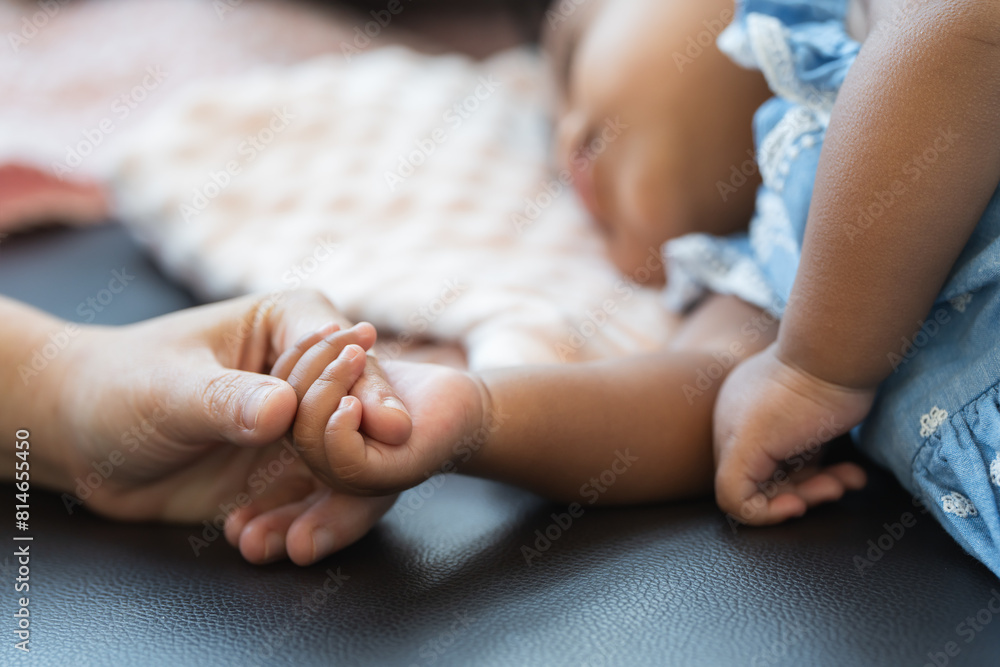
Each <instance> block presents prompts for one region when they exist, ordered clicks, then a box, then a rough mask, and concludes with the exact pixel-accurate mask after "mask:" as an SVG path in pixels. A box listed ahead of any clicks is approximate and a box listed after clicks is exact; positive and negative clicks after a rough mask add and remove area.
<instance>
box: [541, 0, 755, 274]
mask: <svg viewBox="0 0 1000 667" xmlns="http://www.w3.org/2000/svg"><path fill="white" fill-rule="evenodd" d="M566 4H567V5H568V4H570V3H566ZM576 7H577V8H576V10H575V11H574V12H573V13H572V14H570V15H569V16H568V20H567V21H565V22H562V23H560V24H559V25H558V26H557V27H556V28H554V29H553V30H552V31H551V34H550V35H548V47H549V52H550V54H551V57H552V59H553V62H554V65H555V67H556V68H557V76H558V77H559V78H560V81H561V82H562V84H563V85H562V90H561V104H560V111H559V116H558V123H557V141H558V146H557V152H558V155H559V158H560V161H561V162H562V166H563V167H565V168H567V169H569V170H570V171H571V172H572V174H573V177H574V182H575V185H576V189H577V191H578V193H579V195H580V197H581V199H582V200H583V202H584V203H585V204H586V206H587V208H588V209H589V210H590V212H591V213H592V214H593V216H594V218H595V219H596V220H597V222H598V223H599V224H600V227H601V229H602V230H603V232H604V233H605V235H606V237H607V241H608V246H609V252H610V254H611V258H612V260H613V261H614V262H615V264H616V265H617V266H618V267H619V268H620V269H621V270H622V271H623V272H625V273H626V274H627V275H635V274H636V271H637V270H638V269H639V268H640V267H642V266H644V265H645V266H647V268H648V267H649V265H650V263H653V264H656V259H657V258H658V256H659V250H660V246H662V245H663V243H664V242H666V241H667V240H669V239H671V238H675V237H678V236H681V235H683V234H687V233H690V232H696V231H700V232H708V233H714V234H725V233H730V232H732V231H735V230H736V229H739V228H740V227H741V226H745V225H746V223H747V221H748V220H749V216H750V212H751V210H752V208H751V207H752V201H753V191H754V190H755V187H753V185H752V184H747V186H746V187H745V188H744V190H746V192H741V193H736V194H735V195H732V196H728V197H727V201H726V202H723V201H722V197H721V196H720V193H719V188H718V186H717V182H718V181H719V180H728V178H729V169H730V167H731V166H732V165H740V164H741V163H742V162H744V161H746V160H747V155H746V151H747V149H750V148H751V147H752V141H751V132H750V127H751V120H752V115H753V110H754V109H755V108H756V106H758V105H759V104H760V103H761V102H762V101H763V100H764V99H765V98H766V88H765V87H764V86H763V82H762V80H760V78H759V76H758V75H756V74H755V73H749V72H745V71H743V70H740V69H738V68H737V67H736V66H735V65H733V64H731V63H730V62H729V61H728V59H726V57H725V56H723V55H722V54H721V53H719V52H718V50H717V49H716V48H715V45H714V38H715V35H716V34H717V33H718V32H720V31H721V29H722V27H723V25H725V24H726V23H728V21H729V19H730V18H731V17H732V8H733V7H732V0H584V2H583V3H582V4H580V5H577V6H576ZM706 21H707V22H708V23H705V22H706ZM547 28H548V26H547V25H546V26H545V27H543V30H544V29H547ZM700 33H704V34H700ZM699 37H700V40H701V42H702V43H703V44H707V46H701V47H698V45H697V42H698V39H699ZM689 38H694V43H695V48H691V50H690V51H689V50H688V49H689V46H690V45H689V43H688V39H689ZM699 49H700V52H699ZM748 80H749V82H750V83H748ZM761 89H763V91H762V90H761ZM748 96H749V97H750V98H751V99H750V101H749V102H742V103H741V102H740V101H739V100H740V99H741V98H745V97H748ZM640 275H645V273H644V272H640ZM657 278H658V281H659V282H662V280H663V274H662V270H661V271H659V272H658V277H657Z"/></svg>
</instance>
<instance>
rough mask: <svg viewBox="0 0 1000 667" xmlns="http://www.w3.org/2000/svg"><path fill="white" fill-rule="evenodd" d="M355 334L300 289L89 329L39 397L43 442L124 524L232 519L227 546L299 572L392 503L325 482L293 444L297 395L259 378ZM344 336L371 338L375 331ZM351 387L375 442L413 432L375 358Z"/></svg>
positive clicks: (75, 484)
mask: <svg viewBox="0 0 1000 667" xmlns="http://www.w3.org/2000/svg"><path fill="white" fill-rule="evenodd" d="M348 327H349V323H347V322H346V321H345V320H344V319H343V318H342V317H341V316H340V315H339V314H338V313H337V312H336V310H335V308H334V307H333V306H332V305H331V304H330V302H329V301H328V300H327V299H326V298H325V297H323V296H322V295H320V294H319V293H316V292H311V291H296V292H284V293H277V294H274V295H270V296H263V297H261V296H255V297H246V298H241V299H236V300H233V301H228V302H224V303H220V304H215V305H210V306H204V307H201V308H195V309H191V310H188V311H183V312H179V313H174V314H171V315H167V316H165V317H161V318H158V319H155V320H150V321H148V322H144V323H140V324H137V325H132V326H128V327H121V328H96V327H95V328H85V329H83V330H82V332H81V334H80V335H79V336H78V337H76V339H75V340H74V341H73V343H72V344H71V345H70V346H69V347H68V348H67V349H66V350H65V352H64V353H63V354H62V355H61V356H60V357H59V358H58V359H57V362H58V365H57V368H56V369H47V370H46V372H44V373H43V374H42V375H41V377H39V378H38V380H39V391H38V392H37V393H36V394H35V397H36V402H39V403H42V404H47V405H50V406H53V408H52V410H51V414H52V417H53V418H52V419H51V420H49V423H50V424H51V426H49V427H46V428H48V429H49V430H48V431H47V433H48V434H49V435H50V436H51V437H49V438H46V439H47V440H48V441H49V442H51V443H52V444H53V446H56V443H58V446H59V447H61V448H64V449H63V451H62V452H61V455H62V458H63V460H64V461H65V466H66V472H67V475H66V479H67V484H66V486H68V487H70V488H69V489H67V490H69V491H71V492H73V493H76V494H77V495H78V496H80V497H83V496H86V499H85V504H86V505H87V506H88V507H89V508H91V509H92V510H94V511H95V512H97V513H99V514H103V515H105V516H108V517H111V518H114V519H119V520H130V521H147V520H158V521H165V522H184V523H197V522H199V521H203V520H206V519H207V520H209V521H212V520H213V519H217V518H218V517H220V515H221V516H225V534H226V538H227V539H228V541H229V542H230V543H231V544H233V545H234V546H238V547H239V549H240V551H241V552H242V554H243V556H244V557H245V558H247V559H248V560H249V561H251V562H255V563H264V562H270V561H273V560H277V559H280V558H284V557H285V556H286V555H287V556H288V557H290V558H291V559H292V560H293V561H295V562H296V563H299V564H301V565H305V564H309V563H312V562H315V561H317V560H319V559H321V558H323V557H324V556H326V555H328V554H330V553H332V552H334V551H336V550H338V549H341V548H343V547H345V546H347V545H349V544H351V543H353V542H354V541H356V540H358V539H360V538H361V537H362V536H363V535H364V534H365V533H367V532H368V530H369V529H370V528H371V527H372V526H373V525H374V524H375V523H376V522H377V521H378V519H379V518H380V517H381V516H382V515H383V514H384V513H385V512H386V511H387V510H388V509H389V508H390V507H391V506H392V503H393V502H394V500H395V498H394V497H381V498H361V497H356V496H351V495H344V494H341V493H335V492H333V491H331V490H330V489H329V488H327V487H326V486H325V485H323V484H322V483H321V482H320V481H319V480H318V479H317V478H316V477H315V476H314V475H313V474H312V473H311V472H310V470H309V468H308V467H307V466H306V465H305V464H304V463H303V461H302V459H301V457H300V456H299V454H298V451H297V450H296V449H295V448H294V447H292V446H291V444H290V443H289V441H288V440H287V439H286V438H285V436H286V434H287V433H288V431H289V429H290V427H291V426H292V423H293V421H294V418H295V414H296V409H297V397H296V394H295V391H294V390H293V389H292V387H291V386H290V385H289V384H288V383H287V382H286V381H284V379H283V378H275V377H270V376H268V375H264V373H267V372H268V371H269V370H270V369H271V368H272V366H273V364H274V363H275V361H276V360H277V359H278V357H279V356H280V355H281V354H282V353H284V352H286V351H288V350H290V349H293V348H294V347H295V345H296V343H297V342H298V341H300V340H302V339H304V343H306V344H308V345H310V346H311V345H313V344H315V342H316V340H318V337H322V336H325V335H329V334H331V333H333V332H335V331H337V330H340V329H341V328H343V329H346V328H348ZM342 335H347V336H348V337H350V339H351V341H352V342H353V343H356V344H358V345H361V346H362V347H363V348H365V349H369V348H370V347H371V346H372V344H373V343H374V342H375V332H374V329H373V328H372V327H371V326H368V325H365V326H359V327H355V328H353V329H351V330H350V331H349V332H348V333H347V334H342ZM351 393H352V395H354V396H355V397H356V398H357V399H358V400H359V401H361V403H362V404H363V405H364V406H365V410H366V411H368V412H371V414H372V415H373V417H377V419H372V421H371V424H370V425H369V426H370V428H371V429H372V430H373V436H375V437H379V438H381V439H383V440H386V441H388V442H397V443H402V442H405V441H406V440H407V439H408V438H409V436H410V430H411V420H410V417H409V415H408V414H407V413H406V411H405V408H403V407H402V403H401V402H400V401H399V399H398V397H396V395H395V394H394V392H393V390H392V389H391V387H390V385H389V383H388V382H386V381H385V379H384V378H383V377H382V375H381V371H380V370H379V366H378V364H376V363H372V364H369V365H368V367H367V369H366V372H365V376H364V377H363V378H362V379H361V381H360V382H359V383H358V385H357V386H356V387H355V388H354V389H353V390H352V392H351ZM109 471H110V474H107V475H104V474H103V473H105V472H109ZM94 472H99V473H101V474H100V476H99V481H98V478H97V477H95V475H93V474H91V473H94ZM105 477H106V479H105ZM69 480H72V481H69ZM95 482H96V483H95Z"/></svg>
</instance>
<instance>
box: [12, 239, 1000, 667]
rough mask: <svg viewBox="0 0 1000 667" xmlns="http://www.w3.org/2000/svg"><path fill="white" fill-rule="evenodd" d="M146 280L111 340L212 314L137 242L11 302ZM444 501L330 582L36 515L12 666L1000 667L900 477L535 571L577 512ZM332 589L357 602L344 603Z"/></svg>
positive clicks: (58, 258)
mask: <svg viewBox="0 0 1000 667" xmlns="http://www.w3.org/2000/svg"><path fill="white" fill-rule="evenodd" d="M122 266H125V267H126V268H127V269H128V270H130V271H132V270H134V272H135V273H136V276H137V277H136V279H135V282H134V283H133V284H132V285H131V286H130V287H129V289H128V290H126V291H125V292H123V293H122V295H120V298H116V300H115V301H114V302H113V303H112V304H110V305H109V306H108V308H107V309H106V310H105V311H104V312H103V313H101V317H100V318H99V319H97V320H96V322H97V323H100V324H116V323H122V322H128V321H133V320H137V319H142V318H144V317H148V316H152V315H155V314H157V313H159V312H166V311H170V310H172V309H175V308H178V307H182V306H184V305H186V304H188V303H190V297H189V296H188V295H186V294H184V293H183V292H181V291H179V290H177V289H176V288H174V287H172V286H171V285H170V284H169V283H167V282H166V281H164V280H163V279H162V278H161V277H159V276H158V274H157V273H156V272H155V270H154V269H153V268H152V267H151V266H150V264H149V263H148V262H147V261H146V260H145V259H144V258H143V256H142V254H141V252H140V251H139V250H138V249H137V248H136V247H135V246H134V245H133V244H132V243H131V242H130V241H128V239H127V238H125V236H124V234H123V233H122V232H121V231H120V230H118V229H116V228H113V227H109V228H103V229H99V230H89V231H47V232H44V233H40V234H32V235H29V236H27V237H23V238H10V239H8V240H6V241H4V242H3V244H2V245H0V291H2V292H3V293H5V294H8V295H12V296H15V297H17V298H20V299H23V300H26V301H29V302H32V303H34V304H36V305H38V306H40V307H42V308H46V309H48V310H50V311H52V312H55V313H57V314H59V315H62V316H65V317H70V318H73V319H79V317H77V313H76V308H77V304H79V303H80V302H81V300H83V299H85V298H87V297H88V296H90V295H93V294H94V293H95V292H97V291H98V290H100V289H101V288H102V287H103V285H104V284H106V282H107V281H108V280H109V279H110V272H111V271H112V270H113V269H118V270H120V269H121V267H122ZM439 481H441V482H443V483H441V484H440V488H435V487H434V486H433V484H434V482H433V481H431V482H428V483H427V485H425V486H424V487H422V488H420V489H416V490H412V491H410V492H408V494H407V495H405V496H404V498H403V500H402V501H401V503H402V504H401V505H397V508H396V509H395V510H393V511H392V512H390V514H389V515H388V516H387V518H386V519H384V520H383V522H382V523H381V524H380V525H379V526H378V527H377V528H376V529H375V530H374V531H373V532H372V533H371V534H370V535H369V536H368V537H366V538H365V539H364V540H362V541H361V542H359V543H358V544H357V545H355V546H354V547H351V548H349V549H347V550H346V551H344V552H342V553H340V554H337V555H335V556H333V557H331V558H328V559H326V560H325V561H323V562H322V563H320V564H317V565H315V566H313V567H309V568H299V567H296V566H294V565H291V564H288V563H284V564H274V565H269V566H265V567H255V566H251V565H248V564H246V563H244V562H243V561H242V560H241V558H240V557H239V555H238V554H237V553H236V552H235V551H234V550H233V549H231V548H230V547H229V546H228V545H227V544H226V543H225V541H224V540H223V539H221V538H220V539H218V540H216V541H215V542H213V543H211V545H210V546H209V547H208V548H206V549H204V550H203V551H202V552H201V553H200V555H198V556H197V557H196V556H195V555H194V554H193V553H192V550H191V548H190V547H189V545H188V538H189V536H191V535H192V534H199V533H200V531H199V530H198V529H195V528H186V527H163V526H157V525H124V524H114V523H110V522H107V521H104V520H102V519H100V518H98V517H95V516H93V515H90V514H87V513H85V512H81V511H79V510H78V511H77V512H75V513H74V514H73V515H69V514H67V512H66V510H65V509H64V508H63V506H62V504H61V502H60V500H59V498H58V497H56V496H52V495H45V494H33V496H32V503H33V505H32V525H33V534H34V536H35V541H34V543H33V545H32V550H33V554H34V558H33V560H32V566H33V567H32V573H31V576H32V584H33V586H32V592H33V593H34V595H33V599H32V607H31V609H32V613H33V614H34V617H33V618H34V624H33V626H32V627H33V634H32V639H33V642H32V646H33V651H32V653H31V655H30V658H28V659H24V657H23V656H20V655H18V654H17V652H16V651H14V650H13V649H12V643H13V639H12V634H11V632H10V629H11V628H12V623H11V620H10V614H9V612H10V610H12V609H13V604H14V603H13V599H12V598H13V594H12V593H11V592H10V591H11V589H10V588H9V586H10V585H11V582H12V581H13V578H14V577H15V576H16V575H15V568H14V565H13V558H12V557H11V556H9V555H8V554H9V553H10V551H12V549H9V548H8V545H10V544H11V542H10V528H9V521H8V520H4V521H3V522H2V523H3V535H4V538H3V548H2V549H3V553H4V557H2V558H0V579H2V582H0V587H2V590H4V591H7V592H6V593H5V594H4V595H3V610H4V611H3V614H2V615H3V617H4V619H6V620H4V621H3V622H0V630H2V632H0V637H2V638H3V644H2V647H0V662H2V663H3V664H38V665H43V664H44V665H49V664H52V665H223V664H234V665H254V664H264V665H295V666H298V665H389V666H392V665H403V666H408V665H421V666H423V665H594V666H596V665H838V666H839V665H914V666H915V667H919V666H920V665H924V664H937V665H944V664H950V665H956V664H959V665H995V664H1000V617H996V618H994V614H993V613H992V612H991V611H989V608H988V604H989V603H990V600H991V596H994V595H996V596H997V599H998V600H1000V592H997V591H1000V582H998V581H997V580H996V578H994V577H993V576H992V575H991V574H990V573H989V572H988V571H987V570H986V569H985V568H984V567H982V566H981V565H979V564H978V563H977V562H975V561H974V560H973V559H972V558H970V557H969V556H968V555H966V554H964V553H963V552H962V550H961V549H960V548H959V547H958V546H956V545H955V544H954V543H953V542H952V541H951V539H950V538H949V537H948V536H947V535H946V534H945V532H944V531H943V530H942V529H941V528H940V527H939V526H937V525H936V524H935V522H934V520H933V519H932V518H930V517H929V516H927V515H922V514H920V513H919V510H916V509H915V508H914V507H913V506H912V504H911V503H910V499H909V498H908V496H907V495H906V494H905V493H904V492H903V491H902V490H901V489H900V488H899V487H898V486H897V485H896V484H895V483H894V482H893V481H892V480H891V479H889V478H888V477H887V476H886V475H884V474H881V473H878V472H876V473H875V474H874V476H873V481H872V484H871V485H870V487H869V489H867V490H866V491H864V492H862V493H859V494H853V495H852V496H850V497H849V498H848V499H847V500H845V501H844V502H842V503H839V504H837V505H835V506H832V507H828V508H824V509H821V510H819V511H816V512H815V513H813V514H812V515H810V516H809V517H808V518H807V519H804V520H801V521H796V522H793V523H790V524H787V525H784V526H780V527H776V528H770V529H757V530H751V529H742V530H739V531H738V532H736V533H734V532H733V531H732V530H731V529H730V528H729V526H728V525H727V524H726V522H725V521H724V519H723V517H722V516H721V515H720V513H719V512H718V511H717V510H716V509H715V507H714V506H713V505H712V503H711V502H709V501H707V500H706V501H704V502H695V503H687V504H678V505H664V506H657V507H644V508H633V509H617V510H597V509H588V510H587V511H586V513H585V514H584V515H583V516H582V517H580V518H578V519H576V520H574V522H573V524H572V526H570V527H569V528H567V529H566V530H565V531H561V534H560V535H558V537H557V539H556V540H555V541H554V542H553V543H552V544H551V546H550V547H549V548H548V549H547V550H546V551H545V552H544V553H541V555H539V556H538V557H536V558H535V559H534V560H533V562H532V564H531V565H528V564H526V563H525V559H524V557H523V556H522V553H521V547H522V545H533V544H534V542H535V540H536V537H537V536H536V533H535V531H536V530H539V531H545V530H546V528H547V527H549V526H550V525H551V524H552V523H553V519H552V518H551V514H552V513H553V512H559V511H561V508H559V507H558V506H554V505H551V504H549V503H547V502H545V501H543V500H541V499H539V498H537V497H535V496H533V495H531V494H529V493H526V492H523V491H520V490H517V489H513V488H509V487H505V486H502V485H498V484H494V483H489V482H482V481H478V480H472V479H467V478H462V477H449V478H446V479H443V480H439ZM12 493H13V490H12V488H11V487H3V497H5V498H8V499H9V498H11V495H12ZM400 507H413V508H414V509H413V510H412V511H407V512H403V511H400V509H399V508H400ZM906 512H913V513H914V514H915V516H916V523H915V525H913V526H912V527H910V528H905V530H904V532H903V533H902V535H901V536H900V537H899V539H898V540H896V539H892V540H891V541H892V546H891V549H890V550H889V551H887V552H886V553H885V554H884V555H883V556H882V557H881V559H880V560H878V561H877V562H873V563H871V566H870V567H868V568H866V569H865V572H864V574H863V575H862V574H861V573H859V571H858V569H857V566H856V562H855V557H864V556H865V554H866V552H867V551H868V550H869V544H868V542H869V540H872V541H873V542H878V540H879V539H880V537H882V538H883V540H882V541H883V544H887V543H888V542H889V541H890V538H888V537H883V536H884V535H885V534H886V532H887V530H886V528H885V527H884V525H885V524H893V523H897V522H899V521H900V519H901V517H902V515H903V514H904V513H906ZM554 532H555V531H553V533H554ZM897 534H898V531H897ZM330 573H332V574H333V575H337V576H336V580H331V581H330V583H329V584H327V588H328V589H331V588H335V589H336V590H335V592H333V593H329V594H325V595H324V593H323V590H324V588H323V587H324V584H325V583H326V582H327V580H328V578H329V577H330ZM324 597H325V599H323V598H324ZM993 607H994V609H1000V601H995V602H994V603H993ZM977 615H978V616H979V620H978V621H977V620H976V618H975V617H976V616H977ZM969 617H972V623H974V624H976V625H975V626H973V625H969V624H968V621H966V619H967V618H969ZM963 624H964V625H963ZM983 624H984V625H983ZM974 627H979V628H980V630H979V631H976V630H975V629H974ZM949 642H954V647H953V648H954V649H957V650H958V655H957V656H956V657H948V656H946V655H945V653H944V651H945V650H946V648H947V646H948V643H949ZM953 652H954V650H953ZM929 654H931V655H930V656H929ZM931 656H933V657H934V660H935V661H936V662H935V661H932V659H931Z"/></svg>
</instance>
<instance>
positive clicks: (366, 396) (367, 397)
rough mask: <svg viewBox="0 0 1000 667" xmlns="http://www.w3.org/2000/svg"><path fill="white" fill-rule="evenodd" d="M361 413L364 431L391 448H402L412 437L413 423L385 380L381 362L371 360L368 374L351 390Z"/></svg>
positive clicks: (363, 375)
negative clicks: (398, 446) (357, 401)
mask: <svg viewBox="0 0 1000 667" xmlns="http://www.w3.org/2000/svg"><path fill="white" fill-rule="evenodd" d="M351 396H355V397H357V398H358V399H359V400H360V401H361V404H362V406H363V407H364V409H363V410H362V423H361V430H363V431H364V432H365V434H366V435H368V437H370V438H374V439H375V440H378V441H379V442H384V443H386V444H389V445H402V444H403V443H405V442H406V441H408V440H409V439H410V435H412V433H413V419H412V417H410V413H409V411H408V410H407V409H406V406H405V405H404V404H403V401H402V400H401V399H400V398H399V396H398V395H397V394H396V390H395V389H393V387H392V385H391V384H389V381H388V380H387V379H386V378H385V373H384V371H383V370H382V367H381V365H380V364H379V362H378V359H376V358H374V357H369V359H368V363H367V364H366V365H365V372H364V373H363V374H362V375H361V378H360V379H359V380H358V382H357V384H355V385H354V387H353V388H352V389H351Z"/></svg>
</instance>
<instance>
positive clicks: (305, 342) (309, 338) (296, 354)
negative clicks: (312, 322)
mask: <svg viewBox="0 0 1000 667" xmlns="http://www.w3.org/2000/svg"><path fill="white" fill-rule="evenodd" d="M340 329H341V326H340V325H339V324H337V323H336V322H329V323H327V324H326V325H324V326H322V327H320V328H319V329H317V330H316V331H314V332H312V333H309V334H306V335H305V336H303V337H302V338H300V339H299V340H298V341H297V342H296V343H295V345H293V346H292V347H290V348H288V349H287V350H285V351H284V352H283V353H282V354H281V356H280V357H278V360H277V361H276V362H274V367H273V368H271V375H273V376H274V377H276V378H279V379H281V380H287V379H288V376H289V375H291V373H292V369H293V368H295V366H296V365H297V364H298V363H299V360H300V359H302V355H304V354H305V353H306V352H308V351H309V350H310V349H311V348H312V346H313V345H315V344H316V343H318V342H320V341H321V340H323V339H324V338H326V337H328V336H332V335H333V334H335V333H337V332H338V331H340Z"/></svg>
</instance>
